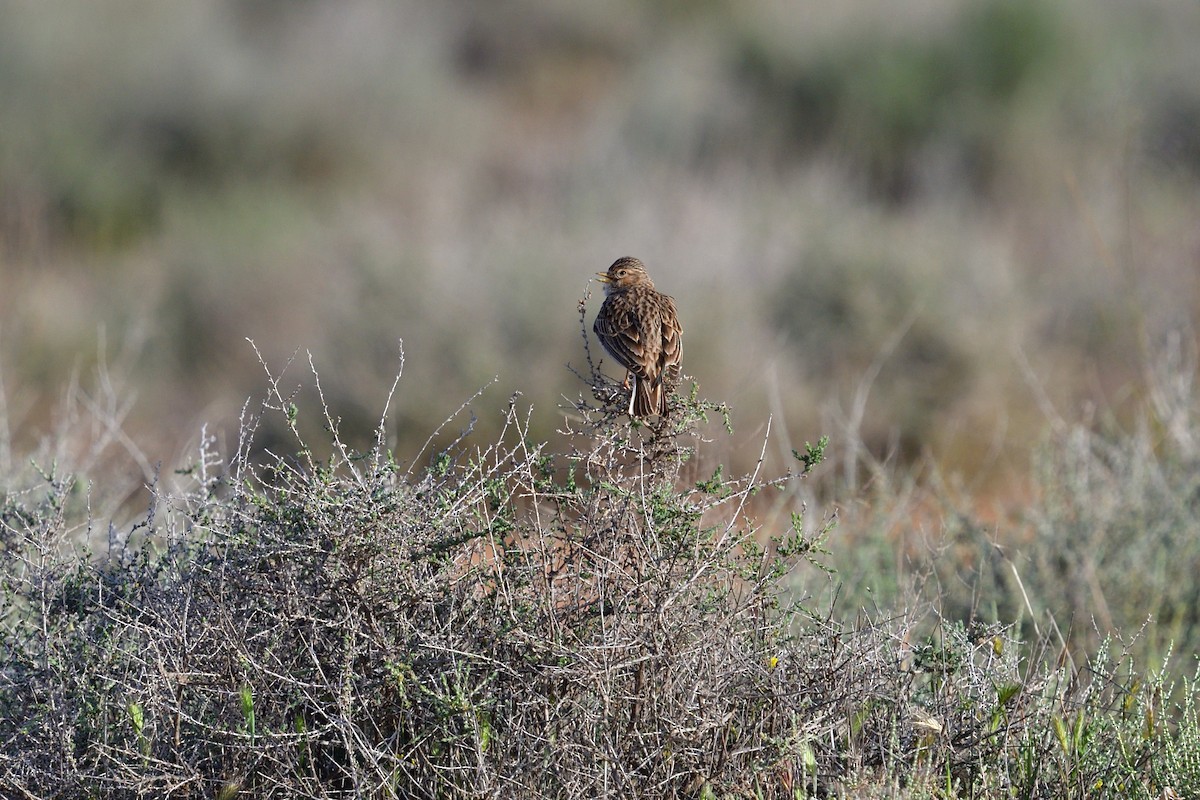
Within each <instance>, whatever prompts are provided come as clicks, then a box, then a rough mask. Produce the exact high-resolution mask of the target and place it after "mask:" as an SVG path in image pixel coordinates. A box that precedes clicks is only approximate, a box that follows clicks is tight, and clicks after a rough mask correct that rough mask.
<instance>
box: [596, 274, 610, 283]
mask: <svg viewBox="0 0 1200 800" xmlns="http://www.w3.org/2000/svg"><path fill="white" fill-rule="evenodd" d="M596 280H598V281H600V282H601V283H608V273H607V272H597V273H596Z"/></svg>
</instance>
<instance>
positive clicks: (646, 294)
mask: <svg viewBox="0 0 1200 800" xmlns="http://www.w3.org/2000/svg"><path fill="white" fill-rule="evenodd" d="M596 275H597V277H598V278H599V279H600V281H601V282H603V283H604V294H605V298H604V304H603V305H602V306H600V313H598V314H597V315H596V324H595V325H593V326H592V330H594V331H595V332H596V336H597V337H598V338H599V339H600V344H602V345H604V349H605V350H607V351H608V353H609V355H611V356H612V357H613V358H615V359H616V360H617V363H619V364H620V365H621V366H623V367H624V368H625V369H626V370H627V371H626V374H625V386H626V388H628V387H629V379H630V377H631V376H632V377H633V391H632V392H631V393H630V397H629V415H630V416H631V417H638V418H644V417H648V416H650V415H652V414H658V415H659V416H666V414H667V389H669V388H670V387H671V386H673V385H674V383H675V382H676V381H678V380H679V368H680V366H679V365H680V363H681V362H682V360H683V328H682V327H681V326H680V325H679V314H678V313H677V312H676V311H675V301H674V300H672V299H671V298H670V297H668V296H667V295H665V294H663V293H662V292H659V291H657V290H656V289H655V288H654V281H652V280H650V276H649V275H647V274H646V267H645V266H644V265H643V264H642V262H641V261H638V260H637V259H636V258H628V257H626V258H618V259H617V260H616V261H614V262H613V265H612V266H611V267H609V268H608V272H597V273H596Z"/></svg>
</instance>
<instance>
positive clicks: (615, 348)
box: [592, 312, 653, 377]
mask: <svg viewBox="0 0 1200 800" xmlns="http://www.w3.org/2000/svg"><path fill="white" fill-rule="evenodd" d="M641 322H643V323H645V322H647V321H646V320H641ZM644 328H645V326H644V325H639V320H638V318H637V315H636V314H634V313H632V312H618V313H609V314H600V315H598V316H597V317H596V323H595V324H594V325H593V326H592V330H594V331H595V332H596V336H597V338H599V339H600V344H602V345H604V349H605V350H607V351H608V352H609V354H611V355H612V357H613V358H615V359H616V360H617V361H618V362H619V363H620V364H621V366H623V367H625V369H627V370H629V371H630V372H632V373H633V374H634V375H637V376H639V377H646V369H645V365H646V362H647V358H646V355H647V345H648V343H649V342H651V341H653V339H652V337H648V336H646V335H645V334H646V331H645V330H644Z"/></svg>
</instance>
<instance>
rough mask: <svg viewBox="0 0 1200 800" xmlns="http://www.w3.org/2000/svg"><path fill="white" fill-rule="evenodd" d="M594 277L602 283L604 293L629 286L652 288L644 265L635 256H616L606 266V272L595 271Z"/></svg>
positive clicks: (617, 290)
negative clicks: (614, 259)
mask: <svg viewBox="0 0 1200 800" xmlns="http://www.w3.org/2000/svg"><path fill="white" fill-rule="evenodd" d="M596 278H597V279H598V280H599V281H600V282H601V283H603V284H604V293H605V294H606V295H608V294H612V293H613V292H621V291H624V290H625V289H628V288H629V287H631V286H649V287H650V288H651V289H653V288H654V282H653V281H651V280H650V276H649V275H647V274H646V266H645V265H644V264H643V263H642V262H641V261H638V260H637V259H636V258H632V257H630V256H626V257H625V258H618V259H617V260H616V261H614V262H613V263H612V266H611V267H609V268H608V272H597V273H596Z"/></svg>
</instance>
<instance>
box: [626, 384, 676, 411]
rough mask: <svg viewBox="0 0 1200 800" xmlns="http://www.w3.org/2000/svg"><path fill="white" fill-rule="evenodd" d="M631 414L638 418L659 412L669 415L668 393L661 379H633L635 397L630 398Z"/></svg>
mask: <svg viewBox="0 0 1200 800" xmlns="http://www.w3.org/2000/svg"><path fill="white" fill-rule="evenodd" d="M629 405H630V415H631V416H634V417H637V418H638V419H645V418H646V417H650V416H653V415H655V414H657V415H658V416H660V417H665V416H666V415H667V393H666V391H665V390H664V388H663V383H662V381H661V380H653V381H651V380H646V379H644V378H639V377H635V378H634V379H633V397H631V398H630V400H629Z"/></svg>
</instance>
